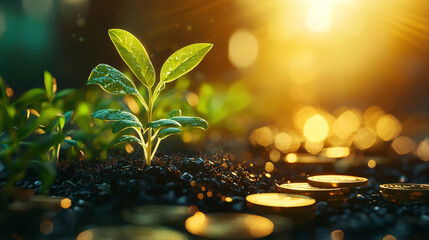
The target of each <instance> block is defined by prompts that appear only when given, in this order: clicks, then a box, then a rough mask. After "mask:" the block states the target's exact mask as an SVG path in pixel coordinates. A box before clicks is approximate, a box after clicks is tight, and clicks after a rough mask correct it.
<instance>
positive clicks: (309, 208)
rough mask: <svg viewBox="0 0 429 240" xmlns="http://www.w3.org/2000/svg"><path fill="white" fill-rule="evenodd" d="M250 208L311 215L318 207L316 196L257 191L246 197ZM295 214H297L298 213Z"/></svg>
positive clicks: (264, 211) (305, 215) (276, 212)
mask: <svg viewBox="0 0 429 240" xmlns="http://www.w3.org/2000/svg"><path fill="white" fill-rule="evenodd" d="M246 200H247V205H248V207H249V208H251V209H253V210H255V211H256V212H260V213H263V214H271V213H274V214H284V215H289V216H292V217H305V218H307V217H311V216H313V214H314V211H315V209H316V204H315V203H316V200H315V199H314V198H311V197H308V196H303V195H296V194H286V193H257V194H252V195H249V196H247V197H246ZM298 213H299V216H298V215H295V214H298Z"/></svg>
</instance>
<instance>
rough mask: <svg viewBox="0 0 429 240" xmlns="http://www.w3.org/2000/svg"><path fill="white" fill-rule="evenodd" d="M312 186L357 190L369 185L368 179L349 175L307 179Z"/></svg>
mask: <svg viewBox="0 0 429 240" xmlns="http://www.w3.org/2000/svg"><path fill="white" fill-rule="evenodd" d="M307 181H308V183H309V184H310V185H312V186H315V187H325V188H329V187H345V188H355V187H363V186H366V185H368V179H366V178H363V177H355V176H347V175H318V176H311V177H308V178H307Z"/></svg>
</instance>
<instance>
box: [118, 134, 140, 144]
mask: <svg viewBox="0 0 429 240" xmlns="http://www.w3.org/2000/svg"><path fill="white" fill-rule="evenodd" d="M129 142H136V143H140V144H141V143H142V142H141V141H140V139H138V138H136V137H135V136H132V135H124V136H120V137H119V138H118V139H116V141H115V142H114V144H113V145H117V144H121V143H129Z"/></svg>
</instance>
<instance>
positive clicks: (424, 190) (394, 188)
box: [380, 183, 429, 202]
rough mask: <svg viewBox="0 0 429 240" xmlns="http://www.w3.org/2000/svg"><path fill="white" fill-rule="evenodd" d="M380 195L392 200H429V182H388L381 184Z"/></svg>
mask: <svg viewBox="0 0 429 240" xmlns="http://www.w3.org/2000/svg"><path fill="white" fill-rule="evenodd" d="M380 195H381V196H382V197H383V198H385V199H387V200H389V201H392V202H408V201H419V202H427V201H429V184H418V183H388V184H381V185H380Z"/></svg>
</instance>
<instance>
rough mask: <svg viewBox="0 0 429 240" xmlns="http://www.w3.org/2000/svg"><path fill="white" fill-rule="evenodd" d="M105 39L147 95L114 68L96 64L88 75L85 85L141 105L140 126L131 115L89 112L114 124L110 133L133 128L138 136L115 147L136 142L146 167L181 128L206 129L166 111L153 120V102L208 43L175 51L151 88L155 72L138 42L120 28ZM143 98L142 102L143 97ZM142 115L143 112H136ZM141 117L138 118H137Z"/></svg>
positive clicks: (201, 123)
mask: <svg viewBox="0 0 429 240" xmlns="http://www.w3.org/2000/svg"><path fill="white" fill-rule="evenodd" d="M109 36H110V39H111V40H112V42H113V44H114V45H115V47H116V49H117V50H118V52H119V55H120V56H121V57H122V59H123V60H124V61H125V63H126V64H127V65H128V67H129V68H130V69H131V71H132V72H133V73H134V75H135V76H136V77H137V79H138V80H139V81H140V82H141V83H142V84H143V86H144V87H145V88H146V90H147V94H142V93H140V92H139V91H138V90H137V88H136V86H135V85H134V83H133V82H132V81H131V80H130V79H129V78H128V77H126V76H125V75H124V74H123V73H121V72H120V71H118V70H117V69H115V68H113V67H111V66H109V65H107V64H99V65H97V66H96V67H95V68H94V69H93V70H92V72H91V74H90V76H89V79H88V84H97V85H99V86H100V87H101V88H102V89H103V90H104V91H106V92H108V93H110V94H117V95H128V94H130V95H132V96H133V97H134V98H135V99H137V101H139V102H140V103H141V105H142V106H143V108H144V110H145V113H146V121H143V123H142V122H141V121H140V120H139V117H137V116H135V115H134V114H132V113H129V112H126V111H122V110H118V109H103V110H99V111H96V112H94V113H92V116H93V117H94V118H97V119H102V120H111V121H115V123H114V124H113V126H112V131H113V132H120V131H122V130H125V129H129V128H131V129H134V130H135V132H136V133H137V135H138V137H136V136H133V135H122V136H121V137H119V138H118V139H117V140H116V141H115V144H121V143H127V142H136V143H138V144H140V145H141V146H142V147H143V150H144V157H145V160H146V164H147V165H148V166H149V165H150V164H151V161H152V159H153V157H154V156H155V153H156V150H157V149H158V146H159V143H160V142H161V141H162V140H163V139H165V138H166V137H168V136H170V135H173V134H178V133H180V132H181V128H183V127H196V128H201V129H204V130H206V129H207V128H208V123H207V121H206V120H204V119H202V118H199V117H191V116H182V114H181V111H180V110H174V111H172V112H170V113H169V114H168V115H167V116H166V118H164V119H158V120H154V119H153V110H154V109H153V108H154V104H155V101H156V100H157V98H158V97H159V95H160V94H161V91H162V90H163V89H164V88H165V84H167V83H170V82H172V81H174V80H176V79H177V78H179V77H181V76H182V75H184V74H186V73H187V72H189V71H191V70H192V69H193V68H195V67H196V66H197V65H198V64H199V63H200V62H201V60H202V59H203V57H204V56H205V55H206V53H207V52H208V51H209V50H210V49H211V48H212V46H213V45H212V44H210V43H196V44H192V45H189V46H186V47H184V48H182V49H179V50H178V51H176V52H175V53H173V54H172V55H171V56H170V57H169V58H168V59H167V60H166V61H165V62H164V64H163V66H162V68H161V72H160V79H159V81H158V83H157V84H156V85H155V70H154V68H153V65H152V63H151V61H150V59H149V56H148V54H147V52H146V50H145V48H144V47H143V45H142V44H141V43H140V41H139V40H138V39H137V38H136V37H135V36H134V35H132V34H131V33H129V32H127V31H125V30H121V29H110V30H109ZM143 95H146V96H147V97H146V99H145V98H144V97H143ZM140 112H143V111H140ZM140 117H142V116H140Z"/></svg>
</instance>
